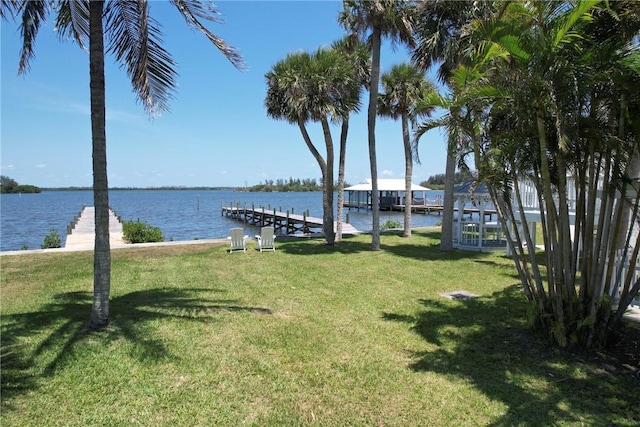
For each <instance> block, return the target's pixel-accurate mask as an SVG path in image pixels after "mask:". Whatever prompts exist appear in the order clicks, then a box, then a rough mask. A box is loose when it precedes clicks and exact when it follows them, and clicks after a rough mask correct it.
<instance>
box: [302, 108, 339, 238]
mask: <svg viewBox="0 0 640 427" xmlns="http://www.w3.org/2000/svg"><path fill="white" fill-rule="evenodd" d="M298 128H299V129H300V133H301V134H302V138H303V139H304V142H305V143H306V144H307V148H309V151H311V154H312V155H313V157H314V158H315V159H316V162H318V166H320V171H321V172H322V211H323V213H322V231H324V233H325V239H326V241H327V244H330V245H332V244H333V243H334V234H333V182H332V181H333V167H332V168H331V171H330V172H331V176H329V172H328V166H327V164H328V162H326V161H325V160H324V159H323V158H322V155H321V154H320V152H319V151H318V149H317V148H316V146H315V145H313V142H312V141H311V137H310V136H309V132H307V128H306V126H305V124H304V122H303V121H302V120H298ZM323 129H324V125H323ZM331 161H332V162H333V152H332V153H331ZM327 182H331V183H330V184H329V187H328V186H327V185H328V184H327ZM329 189H330V190H331V195H330V197H331V199H329V194H327V192H328V191H329ZM329 203H331V216H330V217H328V211H327V206H328V205H329ZM329 220H331V227H330V228H331V231H330V232H327V221H329Z"/></svg>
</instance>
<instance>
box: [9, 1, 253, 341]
mask: <svg viewBox="0 0 640 427" xmlns="http://www.w3.org/2000/svg"><path fill="white" fill-rule="evenodd" d="M172 3H173V4H174V5H175V6H176V7H177V9H178V10H179V11H180V13H181V14H182V16H183V17H184V18H185V20H186V21H187V23H188V24H189V25H190V26H192V27H194V28H197V29H199V30H200V31H201V32H202V33H204V34H205V36H206V37H207V38H208V39H209V40H210V41H211V42H212V43H213V44H214V45H215V46H216V47H217V48H218V49H219V50H220V51H221V52H222V53H223V54H224V55H225V56H226V57H227V58H228V59H229V60H230V61H231V62H232V63H233V64H234V65H235V66H236V67H238V68H242V67H243V60H242V57H241V56H240V55H239V54H238V53H237V52H236V50H235V49H234V48H233V47H231V46H229V45H228V44H227V43H226V42H225V41H224V40H222V39H220V38H219V37H218V36H216V35H215V34H213V33H212V32H211V31H209V30H208V29H207V28H206V27H205V26H204V25H203V24H202V22H201V21H200V20H206V21H211V22H219V18H218V11H217V10H216V8H215V7H214V5H213V4H211V3H204V2H202V1H199V0H173V1H172ZM1 7H2V8H1V9H0V11H1V12H0V16H2V18H5V19H6V18H7V17H8V16H9V15H11V16H14V17H16V16H18V15H20V16H21V25H20V29H21V33H22V37H23V45H22V51H21V54H20V63H19V72H20V73H25V72H26V71H27V70H28V69H29V62H30V60H31V59H32V58H33V56H34V51H33V48H34V41H35V38H36V36H37V34H38V30H39V29H40V25H41V24H42V23H43V22H44V21H46V19H47V17H48V15H49V14H51V13H56V14H57V15H56V17H55V23H56V29H57V31H58V33H59V35H60V37H61V38H71V39H73V40H74V41H75V42H76V43H78V45H79V46H80V47H81V48H83V49H87V48H88V50H89V77H90V98H91V136H92V138H91V139H92V147H93V150H92V155H93V197H94V205H95V224H96V225H95V227H96V229H95V248H94V281H93V305H92V309H91V322H90V328H91V329H92V330H97V329H102V328H104V327H106V326H107V325H108V324H109V294H110V288H111V248H110V246H109V185H108V180H107V150H106V147H107V138H106V121H105V109H106V101H105V74H104V57H105V46H104V39H105V37H106V38H107V40H108V41H109V44H108V45H107V47H106V50H107V52H110V53H113V54H114V55H115V58H116V60H117V61H118V62H119V63H121V64H122V65H123V66H124V67H125V68H126V69H127V73H128V74H129V76H130V78H131V84H132V86H133V90H134V92H135V93H136V95H137V97H138V99H139V100H140V101H141V102H142V104H143V105H144V108H145V109H146V111H147V112H148V114H149V115H150V116H153V115H155V114H157V113H159V112H161V111H165V110H167V108H168V101H169V99H170V98H171V97H172V91H173V89H174V88H175V86H176V82H175V76H176V72H175V70H174V66H175V63H174V62H173V60H172V59H171V56H170V55H169V53H168V52H167V51H166V50H164V49H163V47H162V40H161V36H162V33H161V31H160V26H159V23H158V22H156V21H155V20H154V19H153V18H151V17H150V16H149V4H148V2H147V1H146V0H141V1H117V0H113V1H108V2H105V1H86V0H85V1H53V2H49V1H38V2H36V1H27V0H15V1H8V2H5V1H3V2H2V4H1ZM103 23H105V24H106V26H103Z"/></svg>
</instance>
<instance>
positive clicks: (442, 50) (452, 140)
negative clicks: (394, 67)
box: [412, 0, 499, 252]
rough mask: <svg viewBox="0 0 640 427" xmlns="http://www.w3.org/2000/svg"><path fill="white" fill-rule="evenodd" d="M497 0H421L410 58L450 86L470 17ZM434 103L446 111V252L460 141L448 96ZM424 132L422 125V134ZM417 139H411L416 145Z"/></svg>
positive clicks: (465, 58)
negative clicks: (433, 70) (434, 69)
mask: <svg viewBox="0 0 640 427" xmlns="http://www.w3.org/2000/svg"><path fill="white" fill-rule="evenodd" d="M496 5H499V2H490V1H486V2H478V1H475V0H459V1H446V0H425V1H421V2H419V3H418V5H417V7H416V17H415V32H414V36H415V39H416V46H415V49H414V50H413V53H412V60H413V62H414V63H415V64H418V65H419V66H420V67H421V68H422V69H424V70H426V69H428V68H430V67H432V66H435V65H437V66H438V79H439V80H440V81H441V82H442V83H444V84H446V85H447V86H449V88H450V89H451V90H452V91H455V89H453V88H452V87H451V86H452V85H451V83H450V80H451V78H452V72H453V70H454V69H455V68H456V66H457V65H458V64H468V63H469V53H470V52H469V49H468V47H467V46H469V43H468V33H469V30H468V26H469V25H470V23H471V22H474V20H483V19H489V17H491V16H492V13H493V12H494V8H495V7H496ZM432 100H433V101H435V105H436V106H438V107H440V108H443V109H444V110H446V111H447V113H445V114H446V116H445V117H444V121H446V122H448V123H445V124H441V125H437V124H436V123H435V122H432V123H431V125H434V126H444V128H445V129H446V132H447V135H448V141H447V160H446V169H445V182H444V201H443V205H444V206H443V211H442V232H441V238H440V250H441V251H443V252H450V251H452V250H453V214H454V200H453V198H454V194H453V192H454V186H455V172H456V161H457V160H462V159H457V158H456V157H457V155H456V153H457V152H458V151H459V150H458V149H457V147H456V144H458V142H460V141H461V140H460V139H459V137H458V136H456V134H458V131H457V130H456V127H457V124H455V123H456V122H457V121H458V119H459V117H457V115H456V113H455V111H452V108H453V109H454V110H455V106H454V104H452V103H451V102H452V101H453V99H452V98H451V97H447V98H440V99H439V100H438V99H437V97H436V98H433V99H432ZM424 132H426V127H425V128H424V129H423V131H422V133H424ZM418 140H419V138H418V139H416V140H415V142H416V144H417V142H418Z"/></svg>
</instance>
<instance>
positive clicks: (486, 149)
mask: <svg viewBox="0 0 640 427" xmlns="http://www.w3.org/2000/svg"><path fill="white" fill-rule="evenodd" d="M469 29H470V31H469V44H470V46H471V47H472V49H473V51H474V53H475V56H474V57H472V58H471V59H472V61H471V68H470V69H469V72H468V76H469V77H470V78H469V79H468V80H467V85H466V89H465V91H464V93H462V95H461V97H462V98H464V97H466V98H467V100H468V101H469V102H471V101H472V100H476V102H477V100H478V99H479V98H480V97H478V93H480V92H482V91H486V93H489V90H488V89H489V88H491V87H493V88H494V89H499V92H500V94H499V95H497V96H496V95H494V96H487V97H486V98H485V99H483V100H482V101H480V102H479V103H478V104H480V105H481V106H482V110H481V114H482V115H483V121H484V123H486V125H487V126H486V128H485V130H484V133H483V135H482V139H479V138H478V139H475V140H474V141H472V142H473V148H474V156H475V161H476V166H477V167H478V169H479V171H480V174H481V176H482V177H483V178H484V179H485V181H486V182H487V184H488V188H489V191H490V192H491V195H492V199H493V201H494V203H495V204H496V208H497V209H498V212H499V216H500V220H501V222H502V223H503V225H504V224H508V227H504V228H503V230H504V231H505V235H506V237H507V239H508V241H509V244H510V246H511V247H512V248H513V249H514V262H515V264H516V267H517V269H518V273H519V275H520V279H521V282H522V286H523V289H524V291H525V294H526V296H527V298H528V299H529V300H530V301H531V307H532V320H533V324H534V327H535V328H536V329H538V330H539V331H541V332H543V333H545V334H547V335H548V337H549V338H550V339H551V340H553V341H555V342H556V343H557V344H558V345H560V346H568V345H580V346H583V347H593V346H603V345H605V344H606V340H607V337H608V335H609V334H610V331H612V330H614V327H615V326H616V325H617V324H618V322H619V320H620V317H621V316H622V313H623V312H624V311H625V310H626V308H627V306H628V304H629V302H630V301H631V299H632V298H633V297H634V295H637V294H638V292H639V290H640V280H635V281H634V279H633V277H632V275H631V274H622V273H621V272H620V269H618V270H617V272H616V273H614V271H616V270H615V269H614V266H615V265H616V264H618V265H625V264H626V265H627V266H628V270H629V271H632V270H633V269H635V268H636V265H637V263H638V262H639V258H638V255H639V253H640V242H639V241H638V238H637V232H638V224H639V221H640V215H639V212H640V210H639V207H640V205H639V203H640V201H639V198H638V193H637V191H638V188H637V181H636V182H635V184H634V180H637V178H638V177H637V175H638V170H637V169H636V164H635V161H634V159H636V158H637V157H636V156H637V153H638V139H639V131H638V129H640V127H638V111H640V98H639V97H638V95H637V91H636V90H634V89H633V88H635V87H637V86H638V85H639V84H640V70H639V69H638V65H637V64H638V57H640V54H639V50H638V46H637V44H634V43H633V42H632V41H633V40H634V39H635V38H637V34H638V31H639V30H640V20H638V14H637V5H635V4H634V3H633V2H613V3H610V4H606V3H605V2H597V1H592V2H590V1H578V2H568V1H567V2H556V1H541V2H527V3H525V2H510V3H508V4H506V5H505V7H504V9H503V10H501V12H500V13H499V14H496V15H495V16H494V17H492V19H489V20H483V21H482V22H480V21H478V22H474V23H472V25H470V26H469ZM459 68H460V69H462V68H463V67H460V66H459ZM496 93H497V92H496ZM462 98H461V99H462ZM476 105H477V104H476ZM485 119H486V120H485ZM523 177H524V178H526V179H528V180H530V181H531V182H532V183H533V185H534V186H535V188H536V190H537V193H538V199H539V205H540V211H539V215H540V218H541V225H542V232H543V238H544V245H545V260H544V261H545V262H544V265H541V263H540V261H539V257H538V256H537V254H536V253H535V247H534V245H533V244H532V237H531V235H532V233H531V230H529V227H528V225H527V216H526V215H525V213H524V208H523V204H522V197H521V196H520V194H519V192H520V189H519V182H520V180H521V179H522V178H523ZM634 185H635V186H636V188H635V189H632V187H633V186H634ZM570 186H572V188H573V189H572V190H571V191H569V190H570ZM571 194H575V198H574V200H572V199H571V198H570V195H571ZM512 196H513V197H512ZM571 205H573V207H575V212H574V213H571V212H570V206H571ZM627 207H629V208H630V209H627ZM625 210H626V211H627V213H628V214H629V216H628V217H627V218H628V219H625V220H624V221H623V220H622V219H623V218H624V212H625ZM621 231H622V232H621ZM621 247H622V250H621V251H618V249H619V248H621ZM616 289H619V290H620V293H619V297H618V293H617V291H616V292H614V290H616ZM618 298H619V301H616V300H617V299H618Z"/></svg>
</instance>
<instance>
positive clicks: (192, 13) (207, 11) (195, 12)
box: [171, 0, 246, 70]
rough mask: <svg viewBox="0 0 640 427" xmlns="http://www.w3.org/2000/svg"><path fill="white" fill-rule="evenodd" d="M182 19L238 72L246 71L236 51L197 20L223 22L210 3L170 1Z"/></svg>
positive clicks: (189, 0) (186, 0)
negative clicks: (213, 46) (199, 32)
mask: <svg viewBox="0 0 640 427" xmlns="http://www.w3.org/2000/svg"><path fill="white" fill-rule="evenodd" d="M171 3H173V4H174V5H175V6H176V7H177V8H178V10H179V11H180V13H181V14H182V16H183V17H184V19H185V20H186V21H187V24H188V25H189V27H191V28H196V29H198V30H200V31H201V32H202V33H203V34H204V35H205V36H206V37H207V38H208V39H209V41H210V42H211V43H213V44H214V45H215V46H216V47H217V48H218V50H220V52H222V54H223V55H224V56H225V57H226V58H227V59H228V60H229V61H230V62H231V63H232V64H233V66H234V67H236V68H237V69H239V70H244V69H246V64H245V62H244V59H243V58H242V55H240V53H239V52H238V51H237V49H236V48H235V47H233V46H231V45H229V44H228V43H227V42H226V41H224V40H223V39H222V38H220V37H218V36H216V35H215V34H213V33H212V32H211V31H209V29H207V27H205V26H204V25H202V23H201V22H200V21H199V19H198V18H201V19H204V20H207V21H210V22H215V23H221V22H223V20H222V18H221V16H220V13H219V12H218V10H217V9H216V8H215V7H214V6H213V4H211V3H206V4H205V3H203V2H202V1H200V0H171Z"/></svg>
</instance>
